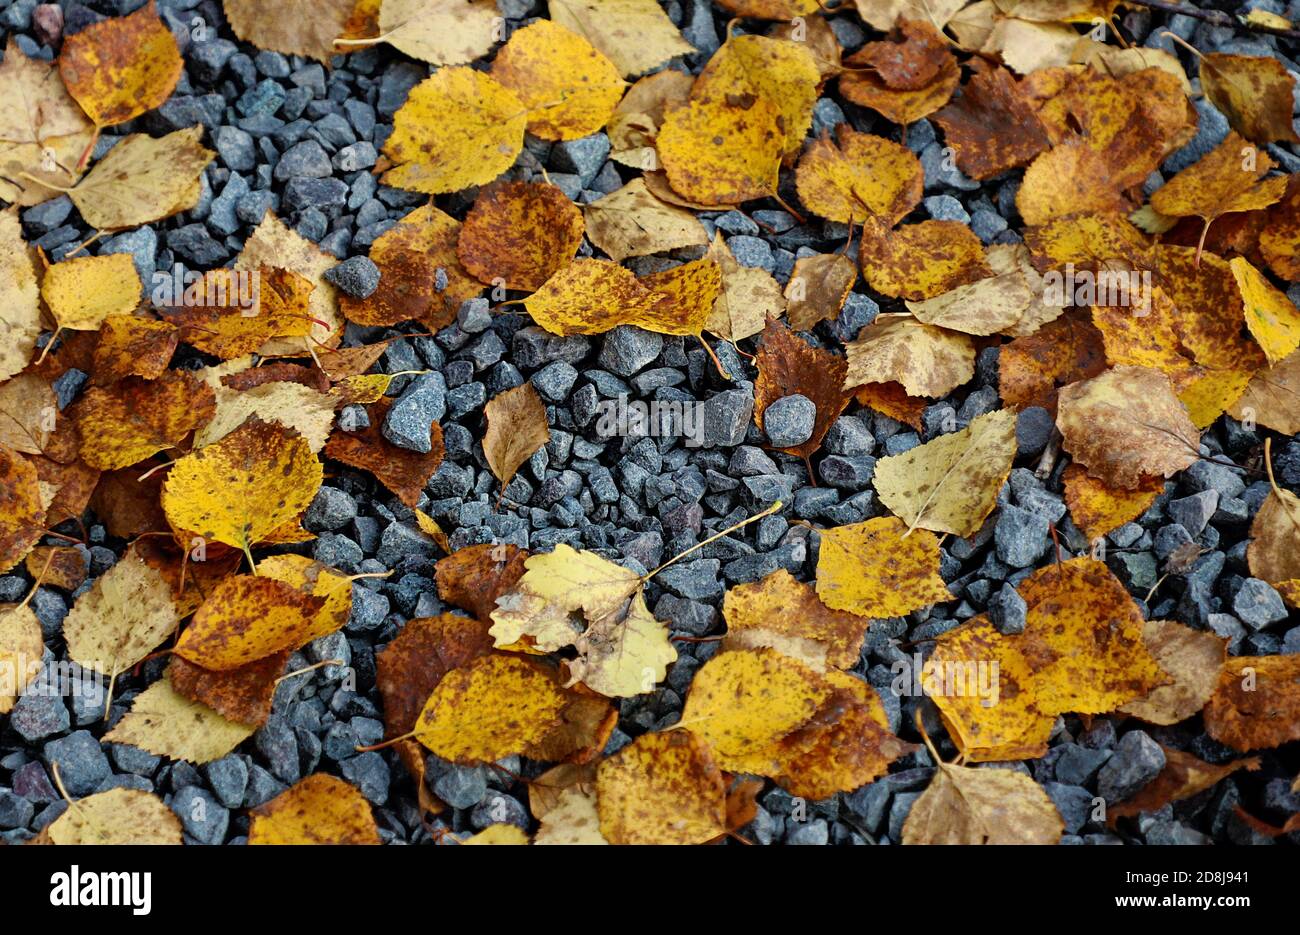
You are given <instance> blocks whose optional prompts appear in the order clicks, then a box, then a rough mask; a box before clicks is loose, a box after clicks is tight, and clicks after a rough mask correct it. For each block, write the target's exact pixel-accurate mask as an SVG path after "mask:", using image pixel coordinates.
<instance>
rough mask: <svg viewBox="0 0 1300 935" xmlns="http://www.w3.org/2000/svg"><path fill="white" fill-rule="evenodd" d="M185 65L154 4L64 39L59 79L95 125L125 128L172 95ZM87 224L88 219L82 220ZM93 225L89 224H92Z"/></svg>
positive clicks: (92, 25) (152, 2)
mask: <svg viewBox="0 0 1300 935" xmlns="http://www.w3.org/2000/svg"><path fill="white" fill-rule="evenodd" d="M183 69H184V63H183V62H182V60H181V53H180V49H179V48H178V47H177V45H176V39H175V37H173V36H172V32H171V30H170V29H168V28H167V26H166V25H165V24H164V23H163V21H162V20H161V19H159V18H158V8H157V6H156V4H155V3H154V0H149V3H147V4H145V5H144V6H142V7H141V8H140V9H138V10H136V11H135V12H134V13H132V14H130V15H129V16H122V17H117V18H114V19H106V20H101V21H99V22H97V23H91V24H90V25H89V26H87V27H86V28H85V29H83V30H81V31H80V32H77V33H74V34H73V35H70V36H65V37H64V40H63V49H62V51H61V52H60V54H59V74H60V75H61V76H62V77H63V83H64V85H65V86H66V87H67V89H68V93H69V94H71V95H72V96H73V97H74V98H76V100H77V103H78V104H80V105H81V108H82V110H84V111H85V112H86V113H87V114H89V115H90V119H91V120H93V121H95V123H96V124H97V125H98V126H101V127H108V126H112V125H114V124H118V123H125V122H126V121H128V120H130V119H132V118H133V117H138V116H140V115H141V114H143V113H145V112H146V111H150V110H153V109H154V108H155V107H157V106H159V105H160V104H162V102H163V101H165V100H167V98H169V97H170V96H171V93H172V89H174V88H175V87H176V82H177V81H179V80H180V77H181V71H182V70H183ZM87 220H89V218H87ZM92 223H93V222H92Z"/></svg>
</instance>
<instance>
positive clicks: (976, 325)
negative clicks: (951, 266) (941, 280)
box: [906, 269, 1034, 336]
mask: <svg viewBox="0 0 1300 935" xmlns="http://www.w3.org/2000/svg"><path fill="white" fill-rule="evenodd" d="M1033 301H1034V294H1033V292H1032V291H1031V288H1030V284H1029V282H1028V281H1027V279H1026V278H1025V274H1024V272H1023V271H1021V270H1020V269H1015V270H1012V271H1011V272H1007V273H1000V274H998V275H996V276H990V277H988V278H987V279H977V280H976V281H975V282H972V283H967V284H965V285H961V286H958V287H957V288H955V289H952V290H950V291H948V292H944V293H940V294H939V295H937V296H935V297H934V298H932V299H925V300H924V301H921V302H907V303H906V305H907V310H908V311H909V312H911V313H912V315H913V316H915V317H916V318H917V319H919V320H920V321H923V322H925V323H926V324H927V325H933V326H935V327H937V328H946V329H948V330H949V331H960V332H961V333H962V334H973V335H980V336H985V335H990V334H998V333H1000V332H1004V331H1006V330H1007V329H1009V328H1011V327H1012V326H1013V325H1015V324H1016V323H1017V322H1019V321H1020V320H1021V318H1022V317H1023V316H1024V314H1025V312H1026V310H1027V309H1028V308H1029V306H1030V305H1031V304H1032V303H1033Z"/></svg>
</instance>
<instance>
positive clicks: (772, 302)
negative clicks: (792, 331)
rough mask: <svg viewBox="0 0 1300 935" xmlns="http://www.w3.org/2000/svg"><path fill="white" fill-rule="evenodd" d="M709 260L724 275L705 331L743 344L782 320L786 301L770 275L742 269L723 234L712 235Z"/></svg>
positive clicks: (761, 270) (753, 268) (745, 267)
mask: <svg viewBox="0 0 1300 935" xmlns="http://www.w3.org/2000/svg"><path fill="white" fill-rule="evenodd" d="M707 256H708V258H709V259H712V260H714V261H715V262H716V263H717V264H718V268H719V269H720V270H721V271H722V291H721V292H720V293H719V294H718V298H717V301H716V302H715V303H714V305H713V310H712V311H711V312H710V313H709V318H708V321H707V322H706V323H705V328H707V329H708V330H709V331H711V332H713V333H714V334H716V335H717V336H718V337H720V338H726V339H727V340H728V341H733V342H734V341H741V340H743V339H745V338H749V337H753V336H754V335H756V334H758V333H759V332H760V331H762V330H763V328H764V326H765V325H766V324H767V321H768V319H770V318H776V317H778V316H780V314H781V312H782V310H783V309H784V308H785V298H784V296H782V294H781V287H780V286H779V285H777V283H776V280H775V279H773V278H772V274H771V273H769V272H768V271H767V270H765V269H759V268H758V267H755V266H741V265H740V263H738V262H737V261H736V257H735V255H734V254H733V253H732V252H731V248H730V247H728V246H727V242H726V240H724V239H723V237H722V234H721V233H720V232H718V233H715V234H714V235H713V243H712V244H711V245H710V246H709V252H708V254H707Z"/></svg>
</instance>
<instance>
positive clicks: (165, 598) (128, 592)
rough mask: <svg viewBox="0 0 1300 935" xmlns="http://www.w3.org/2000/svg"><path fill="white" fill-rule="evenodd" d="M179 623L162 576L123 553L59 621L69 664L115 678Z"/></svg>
mask: <svg viewBox="0 0 1300 935" xmlns="http://www.w3.org/2000/svg"><path fill="white" fill-rule="evenodd" d="M180 618H181V611H180V608H179V607H177V605H176V601H175V599H174V598H173V597H172V591H171V586H170V585H168V584H167V580H166V579H165V578H163V576H162V573H161V572H159V571H158V570H157V569H155V568H153V567H152V566H151V565H149V564H148V563H146V562H145V560H144V559H142V558H141V557H140V556H139V555H138V554H137V553H136V552H135V551H134V550H128V551H127V553H126V554H125V555H123V556H122V558H121V559H120V560H119V561H118V563H117V564H116V565H114V566H113V567H112V568H110V569H109V570H108V571H106V572H104V574H102V575H101V576H100V577H98V578H96V579H95V584H94V586H93V587H91V589H90V590H89V591H87V592H85V593H84V594H82V595H81V596H80V597H79V598H77V601H76V603H75V604H73V606H72V610H70V611H69V612H68V615H67V617H65V618H64V620H63V635H64V637H65V638H66V639H67V642H68V658H69V659H71V660H72V661H73V662H76V663H77V664H78V665H80V666H81V667H82V668H84V669H91V670H93V671H95V672H102V673H103V674H104V675H107V676H109V677H110V678H115V677H116V676H118V675H119V674H121V673H122V672H125V671H126V670H128V669H130V668H131V667H132V666H134V665H135V664H136V663H138V662H140V661H141V660H143V659H144V657H145V656H147V655H149V653H151V652H153V651H154V650H155V649H157V648H158V645H159V644H160V643H162V641H163V640H165V639H167V638H168V637H169V636H171V635H172V633H174V632H175V630H176V627H177V625H178V624H179V623H180Z"/></svg>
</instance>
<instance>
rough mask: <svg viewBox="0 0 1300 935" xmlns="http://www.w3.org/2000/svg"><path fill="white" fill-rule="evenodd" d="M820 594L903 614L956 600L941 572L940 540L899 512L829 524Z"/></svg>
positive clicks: (839, 604) (854, 609)
mask: <svg viewBox="0 0 1300 935" xmlns="http://www.w3.org/2000/svg"><path fill="white" fill-rule="evenodd" d="M820 535H821V549H820V551H819V552H818V556H817V596H818V597H820V598H821V600H822V602H823V603H824V604H825V605H826V606H827V607H830V608H832V609H834V610H846V611H849V612H851V613H855V614H858V615H859V616H862V617H902V616H904V615H905V614H910V613H911V612H912V611H914V610H921V609H922V608H925V607H930V606H931V605H933V604H937V603H940V602H942V601H950V600H952V595H951V594H949V593H948V586H947V585H946V584H944V582H943V578H941V577H939V540H938V539H937V538H936V537H935V536H934V535H933V534H932V533H929V532H926V531H925V530H924V529H911V530H909V529H908V527H907V524H906V523H904V522H903V521H902V520H900V519H898V518H897V517H894V516H878V517H876V518H875V519H869V520H867V521H865V522H862V523H853V524H852V525H849V526H837V527H835V528H833V529H823V530H821V532H820Z"/></svg>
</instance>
